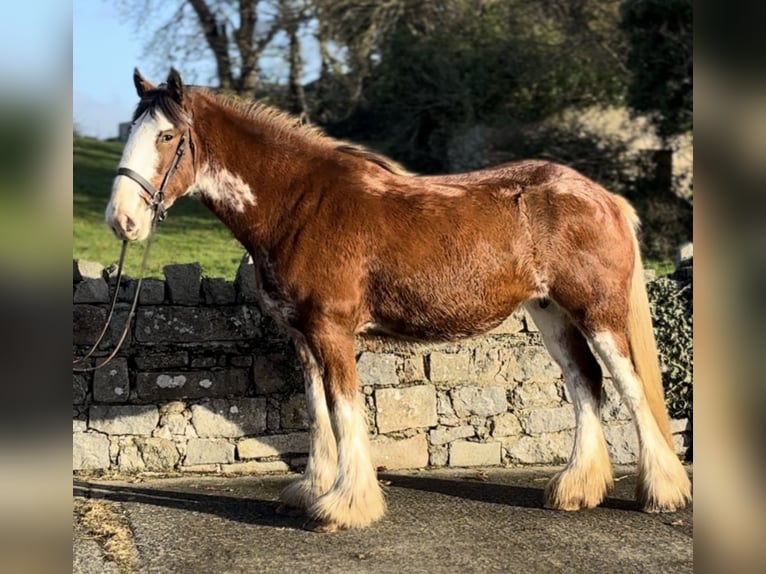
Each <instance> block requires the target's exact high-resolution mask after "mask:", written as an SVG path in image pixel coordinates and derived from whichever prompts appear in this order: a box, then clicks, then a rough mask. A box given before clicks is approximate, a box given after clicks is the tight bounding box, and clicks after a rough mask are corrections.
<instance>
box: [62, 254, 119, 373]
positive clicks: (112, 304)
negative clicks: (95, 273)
mask: <svg viewBox="0 0 766 574" xmlns="http://www.w3.org/2000/svg"><path fill="white" fill-rule="evenodd" d="M127 250H128V240H127V239H123V240H122V249H121V250H120V262H119V263H118V264H117V281H116V287H115V289H114V294H113V295H112V301H111V302H110V304H109V312H108V313H107V315H106V323H104V328H103V329H102V330H101V334H100V335H99V336H98V338H97V339H96V342H95V343H93V346H92V347H91V348H90V351H88V352H87V353H86V354H85V356H83V357H80V358H79V359H75V360H74V361H72V365H79V364H81V363H84V362H85V361H87V360H88V359H89V358H90V356H91V355H92V354H93V353H94V352H95V351H96V349H97V348H98V346H99V345H100V344H101V341H102V339H103V338H104V335H106V332H107V330H108V329H109V324H110V323H111V322H112V315H113V314H114V307H115V305H116V303H117V293H118V292H119V290H120V280H121V279H122V268H123V265H124V264H125V252H126V251H127ZM73 368H74V370H75V371H79V369H77V368H75V367H73Z"/></svg>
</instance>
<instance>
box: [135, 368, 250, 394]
mask: <svg viewBox="0 0 766 574" xmlns="http://www.w3.org/2000/svg"><path fill="white" fill-rule="evenodd" d="M247 385H248V377H247V371H246V370H244V369H223V370H218V371H183V372H181V371H165V372H162V373H138V374H137V375H136V392H137V393H138V396H139V398H141V399H142V400H145V401H162V400H172V399H184V398H187V399H194V398H203V397H224V396H230V395H242V394H244V393H245V391H246V390H247Z"/></svg>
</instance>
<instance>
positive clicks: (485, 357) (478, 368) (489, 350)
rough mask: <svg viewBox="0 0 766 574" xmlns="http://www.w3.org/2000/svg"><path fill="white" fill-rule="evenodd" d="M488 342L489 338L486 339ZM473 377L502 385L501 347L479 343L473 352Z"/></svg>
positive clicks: (484, 381) (478, 380)
mask: <svg viewBox="0 0 766 574" xmlns="http://www.w3.org/2000/svg"><path fill="white" fill-rule="evenodd" d="M487 341H488V342H489V341H490V340H487ZM473 367H474V374H475V376H474V378H475V379H476V381H477V382H480V383H484V384H490V385H491V384H500V385H504V384H505V383H506V382H507V381H506V379H505V376H504V365H503V361H502V359H501V349H498V348H497V347H493V346H492V345H491V344H480V345H479V346H478V347H477V348H476V350H475V352H474V365H473Z"/></svg>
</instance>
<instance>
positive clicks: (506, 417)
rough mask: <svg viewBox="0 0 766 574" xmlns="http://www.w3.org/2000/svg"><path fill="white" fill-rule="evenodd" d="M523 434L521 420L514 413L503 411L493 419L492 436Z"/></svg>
mask: <svg viewBox="0 0 766 574" xmlns="http://www.w3.org/2000/svg"><path fill="white" fill-rule="evenodd" d="M519 434H521V422H519V418H518V417H517V416H516V415H515V414H513V413H501V414H499V415H497V416H496V417H495V418H494V419H493V420H492V436H494V437H506V436H516V435H519Z"/></svg>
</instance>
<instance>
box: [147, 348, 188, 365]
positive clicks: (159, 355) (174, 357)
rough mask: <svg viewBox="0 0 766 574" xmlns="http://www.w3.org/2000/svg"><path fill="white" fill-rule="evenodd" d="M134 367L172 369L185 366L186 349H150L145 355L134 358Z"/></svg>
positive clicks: (186, 359) (186, 361)
mask: <svg viewBox="0 0 766 574" xmlns="http://www.w3.org/2000/svg"><path fill="white" fill-rule="evenodd" d="M135 361H136V367H138V368H139V369H142V370H144V369H146V370H154V369H172V368H178V367H185V366H187V365H188V364H189V353H188V352H187V351H154V350H153V351H152V352H151V353H149V354H146V355H138V356H136V358H135Z"/></svg>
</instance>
